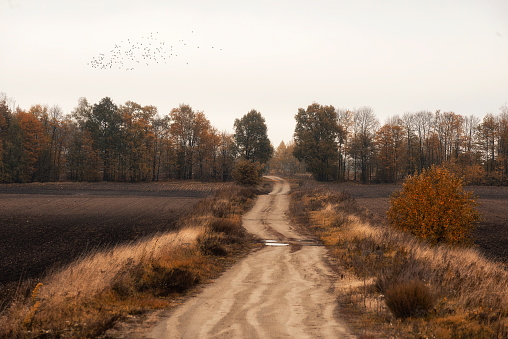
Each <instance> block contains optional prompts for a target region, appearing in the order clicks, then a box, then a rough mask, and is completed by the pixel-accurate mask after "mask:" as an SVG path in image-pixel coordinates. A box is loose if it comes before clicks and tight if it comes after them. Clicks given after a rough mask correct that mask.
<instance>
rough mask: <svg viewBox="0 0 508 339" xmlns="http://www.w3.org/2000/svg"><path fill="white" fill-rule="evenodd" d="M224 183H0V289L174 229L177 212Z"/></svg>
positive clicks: (180, 211) (178, 215)
mask: <svg viewBox="0 0 508 339" xmlns="http://www.w3.org/2000/svg"><path fill="white" fill-rule="evenodd" d="M227 185H229V184H221V183H200V182H167V183H140V184H130V183H70V182H65V183H33V184H8V185H0V234H1V237H0V272H1V274H0V286H1V285H2V284H9V283H15V282H18V281H19V280H26V279H31V278H37V277H40V276H41V275H42V274H44V273H45V272H46V271H47V270H49V269H55V268H58V267H61V266H63V265H65V264H68V263H70V262H72V261H74V260H75V259H76V258H78V257H80V256H82V255H84V254H86V253H88V252H90V251H91V250H93V249H98V248H107V247H112V246H114V245H119V244H123V243H128V242H131V241H134V240H137V239H140V238H143V237H147V236H150V235H153V234H155V233H159V232H164V231H169V230H174V229H175V227H176V221H177V220H178V218H179V217H180V216H181V215H182V214H184V213H188V212H190V211H191V209H192V207H193V206H194V205H195V204H196V203H197V202H198V201H199V200H200V199H201V198H203V197H205V196H209V195H210V194H212V193H213V192H214V191H216V190H217V189H218V188H221V187H225V186H227Z"/></svg>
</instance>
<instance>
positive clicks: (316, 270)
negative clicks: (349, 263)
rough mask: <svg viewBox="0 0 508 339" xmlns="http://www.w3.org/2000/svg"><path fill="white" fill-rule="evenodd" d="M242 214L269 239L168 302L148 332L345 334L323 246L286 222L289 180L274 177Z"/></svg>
mask: <svg viewBox="0 0 508 339" xmlns="http://www.w3.org/2000/svg"><path fill="white" fill-rule="evenodd" d="M269 178H270V179H272V180H276V181H277V183H276V184H275V187H274V190H273V191H272V193H270V194H269V195H264V196H259V197H258V200H257V202H256V204H255V206H254V207H253V209H252V210H251V211H250V212H249V213H247V214H245V216H244V218H243V222H244V226H245V228H246V229H247V230H248V231H249V232H251V233H253V234H256V235H257V236H259V237H260V238H262V239H265V240H268V241H267V242H266V244H267V246H266V247H265V248H263V249H261V250H259V251H257V252H255V253H253V254H251V255H249V256H248V257H247V258H245V259H244V260H242V261H241V262H240V263H239V264H237V265H235V266H234V267H232V268H231V269H230V270H229V271H227V272H226V273H225V274H224V275H222V277H220V278H219V279H217V280H216V281H215V282H214V283H213V284H210V285H209V286H207V287H206V288H205V289H204V290H203V292H202V293H200V294H199V295H197V296H196V297H194V298H192V299H190V300H188V301H187V302H185V303H184V304H183V305H181V306H180V307H178V308H176V309H174V310H173V311H172V312H171V314H169V315H168V317H167V318H163V319H162V320H161V321H159V322H158V323H157V325H156V326H155V327H153V328H152V329H151V331H150V333H149V335H148V337H149V338H351V337H353V336H352V335H350V334H349V333H348V332H347V330H346V328H345V326H344V324H342V323H341V322H340V320H339V319H338V318H337V317H336V312H335V309H336V307H337V302H336V300H335V297H334V295H333V291H334V289H335V288H336V286H335V284H334V282H335V281H337V280H338V279H337V277H336V276H334V273H333V272H332V271H331V270H330V269H329V268H328V267H327V265H326V264H325V262H324V260H323V258H324V256H325V255H326V252H325V249H324V248H323V247H321V246H315V244H313V243H312V242H309V241H306V240H305V239H304V237H303V236H302V235H300V234H299V233H298V232H296V231H295V230H294V229H292V227H291V226H290V225H289V223H288V222H287V219H286V217H285V212H286V211H287V208H288V204H289V198H288V195H287V194H288V192H289V190H290V188H289V184H288V183H287V182H285V181H283V180H282V179H280V178H277V177H269Z"/></svg>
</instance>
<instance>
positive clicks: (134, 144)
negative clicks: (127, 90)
mask: <svg viewBox="0 0 508 339" xmlns="http://www.w3.org/2000/svg"><path fill="white" fill-rule="evenodd" d="M118 111H119V113H120V114H121V116H122V120H123V122H122V127H123V128H122V129H123V135H122V139H123V140H122V147H121V153H122V154H123V156H122V157H121V159H120V164H121V168H120V177H121V178H122V179H123V180H128V181H150V180H152V178H153V169H152V166H153V157H154V153H153V151H154V149H153V143H154V142H155V135H154V132H153V130H152V121H153V119H154V117H155V116H156V114H157V108H156V107H154V106H144V107H142V106H141V105H139V104H137V103H135V102H132V101H127V102H126V103H125V104H124V105H120V106H119V107H118Z"/></svg>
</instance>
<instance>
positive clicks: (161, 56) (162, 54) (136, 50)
mask: <svg viewBox="0 0 508 339" xmlns="http://www.w3.org/2000/svg"><path fill="white" fill-rule="evenodd" d="M158 33H159V32H155V33H154V32H152V33H150V35H148V36H145V37H141V39H136V40H134V39H132V40H131V39H127V40H125V41H120V43H118V44H115V46H114V48H113V49H112V50H110V51H109V52H108V53H99V55H98V56H95V57H93V58H92V60H90V62H88V63H87V65H88V66H90V67H92V68H95V69H120V70H126V71H132V70H134V68H136V67H137V66H143V65H144V66H150V65H154V64H166V63H168V62H169V61H170V60H171V59H172V58H177V57H178V55H179V54H178V53H180V52H181V51H182V49H183V48H196V49H199V48H200V46H199V45H193V44H191V43H188V42H187V41H185V40H178V43H175V44H172V45H170V44H167V43H166V42H165V41H161V40H160V39H159V38H158V37H157V35H158ZM192 33H194V31H192ZM206 48H210V47H203V46H202V48H201V50H204V49H206ZM211 49H214V50H217V51H222V48H217V47H214V46H211ZM186 64H187V65H188V64H189V63H188V62H186Z"/></svg>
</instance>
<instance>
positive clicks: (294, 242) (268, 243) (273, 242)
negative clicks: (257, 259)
mask: <svg viewBox="0 0 508 339" xmlns="http://www.w3.org/2000/svg"><path fill="white" fill-rule="evenodd" d="M260 243H262V244H264V245H265V246H289V245H297V246H323V244H321V243H318V242H316V240H309V239H301V240H289V241H281V240H271V239H263V240H261V241H260Z"/></svg>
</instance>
